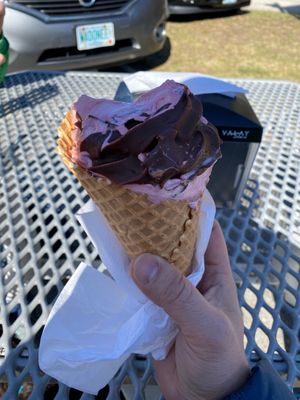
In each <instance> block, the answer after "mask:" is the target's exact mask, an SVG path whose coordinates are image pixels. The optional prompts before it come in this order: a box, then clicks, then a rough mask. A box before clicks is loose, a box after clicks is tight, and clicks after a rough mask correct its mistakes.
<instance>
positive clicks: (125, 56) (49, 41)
mask: <svg viewBox="0 0 300 400" xmlns="http://www.w3.org/2000/svg"><path fill="white" fill-rule="evenodd" d="M167 17H168V4H167V0H39V1H36V0H7V1H6V17H5V21H4V32H5V35H6V37H7V38H8V40H9V42H10V66H9V71H10V72H13V71H18V70H25V69H78V68H86V67H95V66H97V67H99V66H101V67H102V66H111V65H115V64H118V63H121V62H126V61H134V60H136V59H139V58H141V57H145V56H147V55H150V54H152V53H155V52H157V51H159V50H161V49H162V47H163V45H164V43H165V39H166V32H165V21H166V19H167Z"/></svg>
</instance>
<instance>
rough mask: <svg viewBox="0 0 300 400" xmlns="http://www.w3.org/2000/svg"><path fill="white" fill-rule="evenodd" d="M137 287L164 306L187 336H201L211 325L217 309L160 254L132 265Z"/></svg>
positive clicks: (147, 257)
mask: <svg viewBox="0 0 300 400" xmlns="http://www.w3.org/2000/svg"><path fill="white" fill-rule="evenodd" d="M131 273H132V277H133V279H134V281H135V283H136V284H137V286H138V287H139V288H140V289H141V290H142V291H143V293H144V294H145V295H146V296H147V297H148V298H149V299H150V300H152V301H153V302H154V303H155V304H157V305H158V306H160V307H162V308H163V309H164V310H165V311H166V312H167V313H168V314H169V315H170V317H171V318H173V320H174V321H175V322H176V323H177V325H178V326H179V328H180V330H181V331H182V333H183V335H184V336H186V337H191V336H193V337H195V336H196V337H198V336H199V335H202V334H204V332H205V331H207V329H208V326H207V324H209V325H210V327H211V323H210V322H211V321H213V320H214V318H213V316H214V313H215V312H216V311H215V310H214V309H213V307H212V306H210V305H209V304H208V303H207V301H206V300H205V299H204V297H203V296H202V295H201V294H200V293H199V291H198V290H197V289H196V288H195V287H194V286H193V285H192V284H191V283H190V282H189V281H188V280H187V279H186V278H185V277H184V276H183V275H182V274H181V273H180V272H179V271H177V270H176V269H175V268H174V267H172V266H171V265H170V264H169V263H167V262H166V261H165V260H163V259H162V258H160V257H157V256H153V255H151V254H144V255H141V256H139V257H137V258H136V259H135V260H134V261H133V263H132V265H131Z"/></svg>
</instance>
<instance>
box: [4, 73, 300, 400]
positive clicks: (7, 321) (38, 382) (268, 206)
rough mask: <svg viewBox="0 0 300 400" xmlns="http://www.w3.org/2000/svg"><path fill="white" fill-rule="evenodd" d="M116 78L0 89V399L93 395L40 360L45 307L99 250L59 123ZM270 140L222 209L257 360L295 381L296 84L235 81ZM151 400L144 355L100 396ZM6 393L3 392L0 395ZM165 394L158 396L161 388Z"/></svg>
mask: <svg viewBox="0 0 300 400" xmlns="http://www.w3.org/2000/svg"><path fill="white" fill-rule="evenodd" d="M121 79H122V75H120V74H101V73H54V74H53V73H35V72H32V73H22V74H16V75H11V76H8V77H7V78H6V80H5V82H4V85H2V86H1V87H0V99H1V105H0V116H1V120H0V128H1V129H0V155H1V158H0V274H1V275H0V296H1V297H0V397H1V395H2V394H3V399H6V400H7V399H9V400H11V399H16V398H18V391H23V392H24V391H26V390H28V393H31V395H30V397H29V398H30V399H34V400H36V399H43V398H44V399H73V398H74V399H79V398H80V399H93V398H95V397H94V396H90V395H87V394H81V393H79V392H78V391H75V390H73V389H70V388H67V387H66V386H65V385H63V384H61V383H58V382H56V381H54V380H53V379H51V378H50V377H48V376H46V375H44V374H43V373H42V372H41V371H40V370H39V368H38V363H37V353H38V347H39V340H40V336H41V332H42V329H43V326H44V324H45V321H46V318H47V316H48V313H49V311H50V309H51V307H52V305H53V303H54V301H55V299H56V297H57V295H58V294H59V292H60V291H61V289H62V288H63V286H64V284H65V283H66V281H67V280H68V278H69V277H70V276H71V275H72V273H73V271H74V269H75V268H76V267H77V265H78V264H79V262H80V261H82V260H85V261H86V262H87V263H90V264H93V265H95V266H96V267H97V266H99V265H100V263H101V262H100V260H99V257H98V256H97V254H96V251H95V249H94V248H93V246H92V244H91V243H90V241H89V240H88V238H87V236H86V234H85V233H84V232H83V231H82V229H81V227H80V226H79V225H78V223H77V220H76V219H75V217H74V214H75V213H76V211H77V210H78V209H79V208H80V207H81V206H82V205H83V204H84V203H85V202H86V201H87V200H88V197H87V195H86V193H85V191H84V190H83V189H82V188H81V187H80V185H79V184H78V183H77V181H76V179H75V178H74V177H73V176H72V175H71V174H70V173H69V172H68V171H67V170H66V168H65V167H64V165H63V164H62V162H61V160H60V159H59V157H58V155H57V154H56V151H55V140H56V129H57V126H58V125H59V123H60V121H61V119H62V118H63V116H64V114H65V112H66V110H67V107H68V105H69V104H70V103H71V102H73V101H74V100H75V99H76V98H77V97H78V96H79V95H80V94H82V93H86V94H89V95H91V96H94V97H108V98H112V97H113V96H114V93H115V90H116V88H117V86H118V84H119V82H120V80H121ZM233 82H234V83H237V84H238V85H241V86H243V87H245V88H247V89H248V90H249V94H248V97H249V100H250V102H251V104H252V106H253V108H254V110H255V111H256V113H257V115H258V117H259V119H260V121H261V122H262V124H263V126H264V137H263V142H262V145H261V147H260V150H259V153H258V155H257V157H256V161H255V164H254V166H253V168H252V171H251V176H250V178H249V180H248V182H247V185H246V188H245V190H244V193H243V196H242V198H241V200H240V203H239V205H238V207H237V208H236V209H235V210H234V211H230V210H226V209H224V210H219V211H218V213H217V218H218V220H219V221H220V223H221V225H222V227H223V230H224V233H225V237H226V241H227V244H228V249H229V253H230V258H231V263H232V267H233V271H234V275H235V278H236V282H237V286H238V294H239V300H240V304H241V307H242V311H243V314H244V319H245V346H246V353H247V356H248V358H249V360H250V362H251V363H255V361H257V360H258V359H259V358H260V357H261V356H262V355H266V356H267V358H268V359H269V360H270V361H271V362H272V364H273V365H274V367H275V368H276V369H277V370H278V371H279V372H280V374H281V375H282V377H283V378H284V379H285V380H286V381H287V383H288V384H289V385H291V386H293V387H294V388H295V390H297V389H299V388H300V381H299V379H300V346H299V335H300V318H299V308H300V295H299V290H298V287H299V284H300V276H299V269H300V189H299V188H300V112H299V110H300V86H299V85H296V84H293V83H289V82H274V81H251V80H234V81H233ZM129 383H131V390H132V391H133V393H132V394H131V398H134V399H141V398H144V395H145V390H147V388H148V387H149V386H151V383H155V381H154V378H153V374H152V369H151V363H150V361H149V359H148V358H145V357H139V356H137V355H135V356H132V357H131V358H130V359H129V360H127V362H126V363H125V364H124V366H123V367H122V368H121V370H120V371H119V372H118V374H117V375H116V377H115V378H114V379H113V380H112V381H111V382H110V384H109V386H108V387H107V388H106V389H105V390H103V391H102V392H101V393H100V394H99V395H98V396H97V398H98V399H102V398H103V399H104V398H107V399H117V398H120V399H122V398H124V397H123V395H122V394H120V389H121V385H122V384H129ZM2 392H3V393H2ZM159 397H160V396H159Z"/></svg>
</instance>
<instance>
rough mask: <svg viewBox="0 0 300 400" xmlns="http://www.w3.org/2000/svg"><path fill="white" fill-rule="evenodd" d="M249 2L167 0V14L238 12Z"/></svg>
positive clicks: (244, 0) (237, 0)
mask: <svg viewBox="0 0 300 400" xmlns="http://www.w3.org/2000/svg"><path fill="white" fill-rule="evenodd" d="M250 2H251V0H169V12H170V14H171V15H175V14H177V15H178V14H199V13H213V12H220V11H229V10H239V9H240V8H241V7H244V6H249V4H250Z"/></svg>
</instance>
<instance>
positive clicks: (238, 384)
mask: <svg viewBox="0 0 300 400" xmlns="http://www.w3.org/2000/svg"><path fill="white" fill-rule="evenodd" d="M250 377H251V368H250V366H249V364H248V362H247V361H246V360H245V363H243V364H242V365H241V366H240V367H239V368H238V370H237V371H236V372H235V373H233V374H232V379H231V380H228V381H227V384H226V390H225V391H223V393H222V396H220V397H218V398H217V399H216V400H224V399H227V396H228V395H230V394H231V393H235V392H238V391H239V390H240V389H241V388H242V387H243V386H244V385H245V384H246V383H247V381H248V380H249V378H250Z"/></svg>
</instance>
